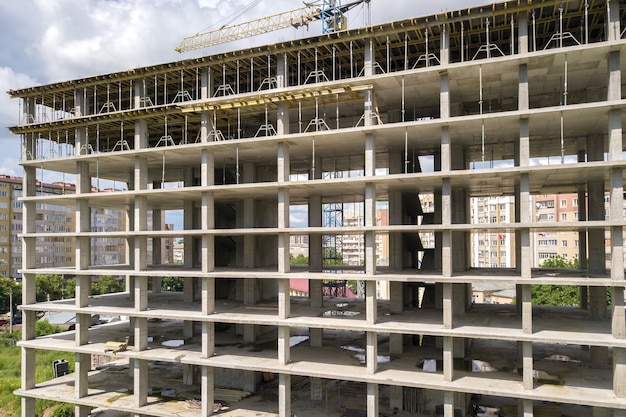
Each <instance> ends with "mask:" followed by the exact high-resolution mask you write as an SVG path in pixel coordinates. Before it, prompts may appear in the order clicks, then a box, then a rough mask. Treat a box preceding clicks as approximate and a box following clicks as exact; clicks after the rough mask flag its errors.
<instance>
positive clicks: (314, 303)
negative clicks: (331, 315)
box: [308, 167, 324, 308]
mask: <svg viewBox="0 0 626 417" xmlns="http://www.w3.org/2000/svg"><path fill="white" fill-rule="evenodd" d="M320 168H321V167H320ZM320 171H321V169H320ZM316 175H317V174H316ZM308 215H309V227H322V197H321V196H319V195H312V196H311V197H309V213H308ZM309 270H310V271H311V272H322V235H321V234H319V233H315V234H310V235H309ZM309 299H310V303H311V307H315V308H322V307H323V304H324V297H323V294H322V281H321V280H311V279H310V280H309Z"/></svg>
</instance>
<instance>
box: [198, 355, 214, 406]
mask: <svg viewBox="0 0 626 417" xmlns="http://www.w3.org/2000/svg"><path fill="white" fill-rule="evenodd" d="M201 369H202V377H201V382H200V384H201V385H200V389H201V391H202V394H201V396H202V414H201V416H202V417H208V416H211V415H213V403H214V402H215V372H214V369H213V368H211V367H210V366H203V367H202V368H201Z"/></svg>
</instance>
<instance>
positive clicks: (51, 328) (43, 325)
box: [35, 320, 61, 337]
mask: <svg viewBox="0 0 626 417" xmlns="http://www.w3.org/2000/svg"><path fill="white" fill-rule="evenodd" d="M60 332H61V328H60V327H59V326H55V325H54V324H50V322H49V321H48V320H37V323H35V334H36V335H37V337H40V336H48V335H50V334H55V333H60Z"/></svg>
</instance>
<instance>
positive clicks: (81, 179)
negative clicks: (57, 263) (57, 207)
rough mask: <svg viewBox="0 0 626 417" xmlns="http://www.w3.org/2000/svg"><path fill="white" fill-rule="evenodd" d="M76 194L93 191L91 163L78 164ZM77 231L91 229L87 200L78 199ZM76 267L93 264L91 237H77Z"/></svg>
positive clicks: (79, 268)
mask: <svg viewBox="0 0 626 417" xmlns="http://www.w3.org/2000/svg"><path fill="white" fill-rule="evenodd" d="M76 171H77V175H76V194H78V195H80V194H88V193H90V192H91V175H90V173H89V163H87V162H78V163H77V164H76ZM76 231H77V232H90V231H91V207H90V206H89V202H88V201H85V200H77V201H76ZM75 259H76V269H78V270H81V269H87V268H88V267H89V265H90V264H91V239H90V238H88V237H79V238H77V239H76V254H75Z"/></svg>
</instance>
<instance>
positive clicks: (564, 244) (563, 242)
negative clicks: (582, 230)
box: [561, 240, 567, 248]
mask: <svg viewBox="0 0 626 417" xmlns="http://www.w3.org/2000/svg"><path fill="white" fill-rule="evenodd" d="M561 247H562V248H566V247H567V240H562V241H561Z"/></svg>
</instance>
